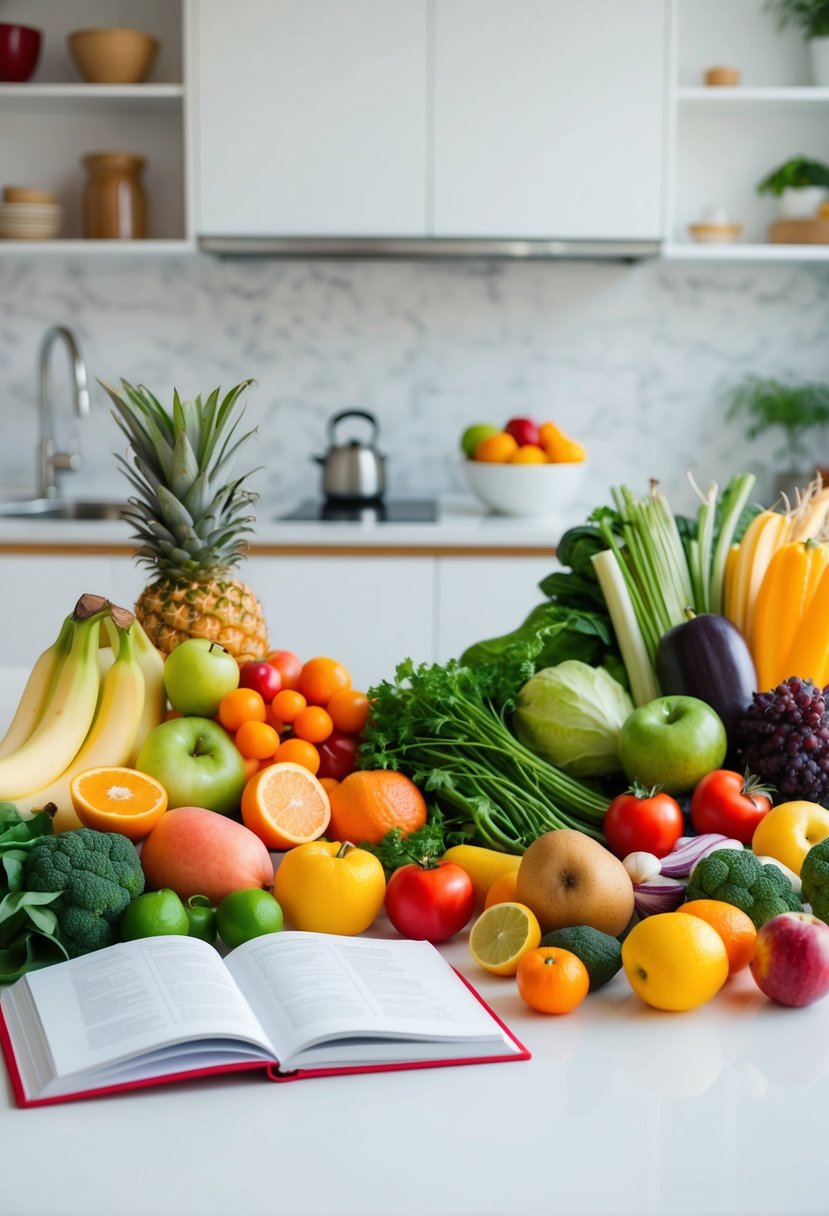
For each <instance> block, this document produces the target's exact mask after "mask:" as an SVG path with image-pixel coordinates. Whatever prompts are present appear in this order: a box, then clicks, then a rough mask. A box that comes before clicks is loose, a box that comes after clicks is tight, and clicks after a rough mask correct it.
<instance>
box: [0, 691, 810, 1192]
mask: <svg viewBox="0 0 829 1216" xmlns="http://www.w3.org/2000/svg"><path fill="white" fill-rule="evenodd" d="M25 674H26V673H25V672H24V671H23V670H21V669H16V670H8V669H6V670H0V730H2V724H3V723H5V722H6V721H7V719H8V717H9V715H10V713H11V710H12V708H13V706H14V705H15V703H16V697H17V695H18V693H19V689H20V688H21V687H22V684H23V680H24V677H25ZM376 932H377V933H379V934H384V933H389V932H391V930H390V928H389V926H388V922H386V921H380V922H378V926H377V928H376ZM443 951H444V953H445V955H446V957H447V958H448V959H449V961H450V962H451V963H452V964H453V965H455V966H457V967H458V968H459V969H460V970H461V971H462V972H463V973H464V974H465V975H467V976H468V977H469V979H470V980H471V981H472V982H473V984H475V986H476V987H477V988H478V990H479V991H480V992H481V994H482V995H483V996H484V998H485V999H486V1000H487V1001H488V1002H489V1003H490V1005H491V1006H492V1007H493V1009H494V1010H495V1012H496V1013H497V1014H499V1015H500V1016H501V1017H502V1018H503V1019H504V1020H505V1021H506V1022H507V1024H508V1025H509V1026H510V1027H511V1028H512V1029H513V1031H514V1032H515V1033H516V1034H517V1036H518V1037H519V1039H521V1040H522V1041H523V1042H524V1043H526V1045H527V1046H528V1047H529V1048H530V1050H531V1052H532V1054H533V1058H532V1060H530V1061H529V1062H526V1063H523V1062H522V1063H509V1064H493V1065H481V1066H474V1067H456V1068H445V1069H443V1068H442V1069H433V1070H424V1071H418V1072H410V1073H385V1074H383V1073H379V1074H375V1075H370V1076H362V1077H332V1078H325V1079H317V1080H309V1081H307V1082H298V1083H293V1084H284V1085H276V1084H268V1083H267V1082H265V1081H263V1080H261V1079H260V1078H259V1077H258V1076H245V1077H239V1078H222V1079H221V1080H219V1081H217V1082H194V1083H190V1084H184V1085H171V1086H169V1087H160V1088H156V1089H154V1090H146V1091H142V1092H136V1093H133V1094H129V1095H124V1096H121V1097H114V1098H106V1099H101V1100H96V1101H87V1102H75V1103H68V1104H66V1105H64V1106H54V1107H47V1108H43V1109H34V1110H27V1111H23V1110H18V1109H17V1108H16V1107H15V1106H14V1104H13V1099H12V1095H11V1088H10V1086H9V1084H8V1080H7V1079H6V1077H5V1074H4V1072H3V1071H2V1070H0V1143H2V1144H3V1150H4V1160H5V1161H6V1162H7V1168H6V1169H5V1171H4V1179H3V1203H2V1205H0V1206H2V1210H3V1211H4V1212H7V1213H9V1216H41V1214H42V1213H44V1212H49V1213H52V1214H53V1216H112V1213H115V1212H118V1213H124V1214H125V1216H150V1214H152V1216H168V1214H169V1216H173V1214H174V1213H175V1216H225V1214H226V1213H229V1212H233V1213H236V1214H238V1216H260V1214H261V1216H272V1214H273V1213H274V1212H285V1213H290V1214H291V1216H425V1214H426V1213H429V1214H430V1216H611V1214H612V1216H703V1214H705V1216H760V1214H761V1213H762V1214H763V1216H826V1212H827V1209H828V1206H829V1205H827V1194H826V1181H825V1170H824V1169H823V1168H822V1167H823V1162H824V1159H825V1139H826V1136H825V1112H826V1107H827V1101H829V998H827V999H825V1000H823V1001H822V1002H819V1003H818V1004H815V1005H812V1006H810V1007H808V1008H806V1009H802V1010H788V1009H783V1008H781V1007H779V1006H776V1005H773V1004H772V1003H771V1002H769V1001H767V1000H766V999H765V998H764V997H763V996H762V995H761V994H760V992H759V990H758V989H757V988H756V986H755V985H754V983H753V981H752V979H751V977H750V976H749V975H748V974H747V973H745V972H744V973H742V974H741V975H739V976H736V977H735V978H734V979H732V980H730V981H729V982H728V983H727V984H726V986H725V988H723V989H722V991H721V992H720V993H719V994H718V995H717V996H716V997H715V998H714V999H713V1000H712V1001H710V1002H709V1003H708V1004H707V1005H705V1006H703V1007H702V1008H701V1009H698V1010H694V1011H692V1012H690V1013H682V1014H669V1013H661V1012H659V1011H657V1010H652V1009H648V1008H647V1007H646V1006H645V1005H643V1004H642V1003H641V1002H640V1000H639V999H638V997H636V996H635V995H634V994H633V993H632V991H631V989H630V987H629V986H628V984H627V981H626V979H625V977H624V975H623V974H620V975H617V976H616V977H615V979H613V980H612V981H611V982H610V984H608V985H607V986H606V987H605V988H603V989H601V990H599V991H598V992H596V993H593V994H592V995H590V996H588V997H587V998H586V1000H585V1001H584V1002H583V1003H582V1005H581V1006H579V1008H578V1009H576V1010H575V1011H574V1012H573V1013H571V1014H568V1015H566V1016H564V1017H550V1016H544V1015H542V1014H534V1013H532V1012H530V1011H529V1010H528V1009H526V1007H525V1006H524V1005H523V1003H522V1001H521V1000H520V998H519V997H518V995H517V993H516V990H515V985H514V981H513V980H511V979H498V978H496V977H492V976H486V975H484V974H483V973H482V972H480V971H479V970H478V969H477V968H476V967H475V966H474V964H473V963H472V962H471V960H470V958H469V955H468V952H467V947H466V940H465V934H461V935H459V936H458V937H457V938H456V939H455V940H454V941H452V942H450V943H448V944H447V945H446V946H445V947H444V948H443ZM47 1162H48V1168H45V1163H47Z"/></svg>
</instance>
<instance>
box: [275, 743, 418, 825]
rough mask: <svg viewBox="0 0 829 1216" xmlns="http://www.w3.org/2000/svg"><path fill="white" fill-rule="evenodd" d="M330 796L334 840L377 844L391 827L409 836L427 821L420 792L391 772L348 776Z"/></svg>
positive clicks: (378, 770) (366, 772) (412, 783)
mask: <svg viewBox="0 0 829 1216" xmlns="http://www.w3.org/2000/svg"><path fill="white" fill-rule="evenodd" d="M283 746H284V745H283ZM330 796H331V835H332V836H333V837H334V839H335V840H351V841H354V843H355V844H357V843H361V842H362V841H367V842H368V843H370V844H379V843H380V841H381V840H382V839H383V837H384V836H385V834H386V832H388V830H389V829H390V828H400V830H401V831H402V832H403V835H404V836H408V835H409V833H410V832H414V831H416V830H417V828H422V827H423V825H424V823H425V822H426V803H425V801H424V798H423V795H422V794H421V792H420V790H419V789H418V788H417V786H416V785H415V784H414V782H413V781H410V780H409V778H408V777H406V776H405V775H404V774H403V773H398V772H394V771H393V770H390V769H364V770H363V771H361V772H354V773H349V774H348V776H347V777H344V778H343V780H342V781H341V782H340V783H339V785H336V786H335V787H334V788H333V789H332V790H331V795H330Z"/></svg>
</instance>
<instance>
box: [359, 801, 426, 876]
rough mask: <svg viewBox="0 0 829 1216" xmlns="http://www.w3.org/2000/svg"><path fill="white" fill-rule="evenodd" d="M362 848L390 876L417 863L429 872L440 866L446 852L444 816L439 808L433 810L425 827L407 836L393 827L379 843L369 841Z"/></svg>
mask: <svg viewBox="0 0 829 1216" xmlns="http://www.w3.org/2000/svg"><path fill="white" fill-rule="evenodd" d="M360 848H362V849H366V850H367V852H369V853H373V854H374V856H375V857H379V859H380V861H381V862H382V863H383V869H384V870H385V871H386V877H387V878H388V876H389V875H390V874H391V873H393V872H394V871H395V870H396V869H397V868H398V867H399V866H407V865H411V864H412V863H414V864H415V865H419V866H423V868H424V869H429V868H431V867H433V866H435V865H436V864H437V860H438V858H439V857H442V856H443V854H444V853H445V852H446V839H445V834H444V822H443V816H442V815H441V813H440V809H439V808H438V807H433V808H431V810H430V812H429V818H428V819H427V820H426V822H425V823H424V825H423V827H422V828H418V829H417V831H415V832H410V833H409V835H408V836H406V835H404V834H403V832H402V831H401V830H400V828H389V830H388V832H386V834H385V836H384V837H383V839H382V840H381V841H380V843H379V844H376V845H375V844H367V843H366V842H365V841H364V842H363V843H362V844H361V845H360Z"/></svg>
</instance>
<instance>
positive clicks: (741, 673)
mask: <svg viewBox="0 0 829 1216" xmlns="http://www.w3.org/2000/svg"><path fill="white" fill-rule="evenodd" d="M656 675H657V678H658V680H659V684H660V687H661V689H662V692H663V694H665V695H666V696H668V695H671V694H674V695H676V694H678V695H680V696H686V697H697V698H699V700H700V701H705V703H706V705H710V706H711V708H712V709H713V710H716V712H717V713H718V714H719V716H720V718H721V720H722V724H723V726H724V727H725V733H726V735H727V737H728V744H729V751H730V750H731V749H733V747H734V737H735V731H736V727H737V723H738V722H739V720H740V719H741V718H742V717H744V715H745V714H746V712H747V711H748V708H749V706H750V705H751V704H752V698H753V695H754V693H755V692H756V691H757V671H756V669H755V666H754V660H753V659H752V657H751V651H750V650H749V648H748V643H747V642H746V640H745V638H744V637H743V635H742V633H740V630H739V629H738V628H737V626H736V625H735V624H734V623H733V622H732V621H729V620H728V618H727V617H724V616H720V615H718V614H717V613H715V612H702V613H700V615H699V616H695V615H693V614H689V617H688V620H687V621H683V622H682V624H681V625H674V627H673V629H669V630H668V632H667V633H665V634H663V636H662V638H661V639H660V642H659V646H658V648H657V652H656Z"/></svg>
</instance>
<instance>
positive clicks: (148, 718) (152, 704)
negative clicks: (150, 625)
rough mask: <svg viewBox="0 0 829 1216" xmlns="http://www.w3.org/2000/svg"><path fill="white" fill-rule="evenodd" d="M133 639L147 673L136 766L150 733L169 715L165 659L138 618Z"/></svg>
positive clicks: (133, 758) (135, 750) (132, 759)
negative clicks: (165, 682) (143, 744)
mask: <svg viewBox="0 0 829 1216" xmlns="http://www.w3.org/2000/svg"><path fill="white" fill-rule="evenodd" d="M130 637H131V639H132V641H133V644H134V647H135V656H136V658H137V660H138V664H139V666H140V667H141V670H142V672H143V673H144V712H143V713H142V715H141V720H140V722H139V723H138V729H137V730H136V732H135V742H134V744H133V749H132V753H131V755H130V760H129V762H130V764H131V765H133V766H134V765H135V761H136V757H137V756H138V752H139V750H140V748H141V744H142V743H143V742H144V740H145V739H146V738H147V735H148V734H149V733H150V731H151V730H154V729H155V728H156V726H158V725H159V723H160V722H163V721H164V715H165V713H166V712H167V692H166V690H165V688H164V658H163V656H162V654H161V651H159V650H156V648H155V646H153V644H152V642H151V641H150V639H149V638H148V637H147V634H146V632H145V630H144V627H143V625H142V624H141V622H140V621H139V620H138V618H136V619H135V620H134V621H133V623H132V625H131V627H130Z"/></svg>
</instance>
